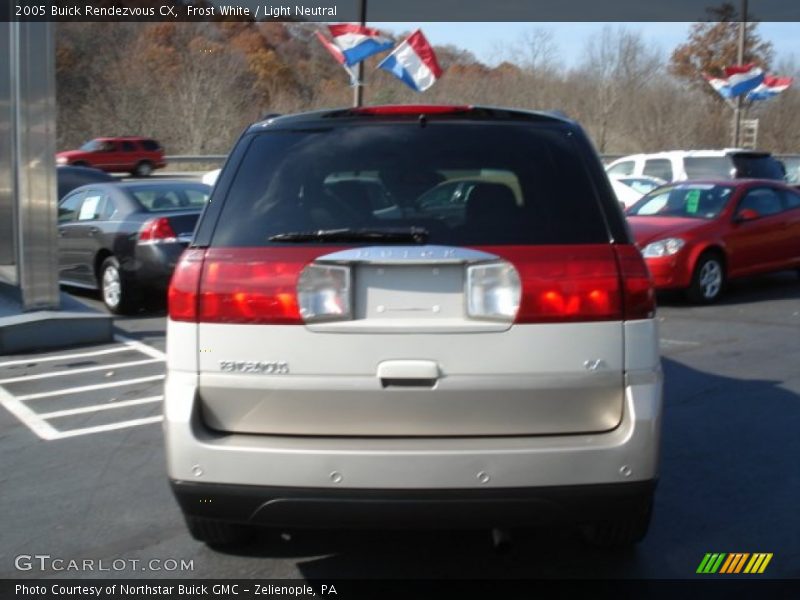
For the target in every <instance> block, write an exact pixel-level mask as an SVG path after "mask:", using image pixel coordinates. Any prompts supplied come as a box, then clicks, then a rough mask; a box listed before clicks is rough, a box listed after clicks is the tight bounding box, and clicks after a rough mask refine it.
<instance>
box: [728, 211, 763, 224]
mask: <svg viewBox="0 0 800 600" xmlns="http://www.w3.org/2000/svg"><path fill="white" fill-rule="evenodd" d="M759 217H761V215H760V214H758V211H757V210H753V209H752V208H743V209H742V210H740V211H739V212H738V213H736V216H735V217H734V219H733V220H734V221H736V222H737V223H746V222H748V221H755V220H756V219H758V218H759Z"/></svg>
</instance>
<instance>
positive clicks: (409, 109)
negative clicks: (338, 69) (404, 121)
mask: <svg viewBox="0 0 800 600" xmlns="http://www.w3.org/2000/svg"><path fill="white" fill-rule="evenodd" d="M470 110H472V107H471V106H449V105H442V104H398V105H385V106H364V107H361V108H354V109H353V110H352V112H353V113H355V114H357V115H445V114H451V113H463V112H467V111H470Z"/></svg>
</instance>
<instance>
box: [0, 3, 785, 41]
mask: <svg viewBox="0 0 800 600" xmlns="http://www.w3.org/2000/svg"><path fill="white" fill-rule="evenodd" d="M365 1H366V6H367V18H368V20H369V21H372V22H376V21H413V22H417V23H424V22H430V21H433V22H437V21H438V22H444V21H447V22H451V21H456V22H458V21H464V22H468V21H473V22H475V21H477V22H481V21H494V22H497V21H513V22H517V21H521V22H548V21H549V22H553V21H596V22H640V21H656V22H668V21H708V20H719V19H718V17H717V18H715V14H719V13H715V12H713V11H714V10H715V9H719V8H720V7H721V5H722V4H723V3H724V1H725V0H365ZM6 3H7V6H8V9H5V8H4V9H0V20H4V21H9V20H10V21H167V22H169V21H212V20H222V19H225V20H236V21H284V22H287V21H310V22H355V21H359V20H360V14H359V6H360V0H299V1H298V2H286V1H283V2H281V1H280V0H275V1H272V2H271V1H269V0H4V1H3V3H2V4H6ZM728 4H729V5H730V7H731V8H732V9H733V10H734V11H738V10H739V9H740V5H741V1H740V0H728ZM747 11H748V20H758V21H800V2H798V1H797V0H749V2H748V9H747ZM798 34H799V35H800V31H798Z"/></svg>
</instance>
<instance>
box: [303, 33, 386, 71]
mask: <svg viewBox="0 0 800 600" xmlns="http://www.w3.org/2000/svg"><path fill="white" fill-rule="evenodd" d="M328 31H329V32H330V34H331V37H332V38H333V42H332V44H333V46H334V47H335V48H336V49H337V50H338V51H339V54H340V56H341V58H342V60H341V61H340V62H341V63H342V64H344V65H347V66H348V67H352V66H353V65H356V64H358V63H360V62H361V61H362V60H364V59H366V58H369V57H370V56H372V55H373V54H379V53H381V52H386V51H387V50H391V48H392V46H394V42H393V41H392V40H391V39H389V38H387V37H385V36H383V35H382V34H381V32H380V31H378V30H377V29H372V28H371V27H365V26H364V25H356V24H352V23H342V24H339V25H328ZM317 36H318V37H319V38H320V41H322V39H323V36H322V35H321V34H319V33H317ZM326 42H327V43H326ZM323 44H326V47H327V44H331V42H328V41H327V40H325V41H324V42H323ZM329 51H330V48H329Z"/></svg>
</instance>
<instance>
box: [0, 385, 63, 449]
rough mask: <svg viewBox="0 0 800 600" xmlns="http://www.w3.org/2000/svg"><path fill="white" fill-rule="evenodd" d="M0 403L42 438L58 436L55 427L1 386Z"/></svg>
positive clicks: (52, 438)
mask: <svg viewBox="0 0 800 600" xmlns="http://www.w3.org/2000/svg"><path fill="white" fill-rule="evenodd" d="M0 404H2V405H3V407H4V408H5V409H6V410H7V411H8V412H10V413H11V414H12V415H14V416H15V417H17V419H19V420H20V421H22V422H23V423H24V424H25V425H27V426H28V428H29V429H30V430H31V431H33V433H35V434H36V435H38V436H39V437H40V438H42V439H43V440H54V439H56V437H57V436H58V430H56V429H55V427H53V426H52V425H50V423H47V422H46V421H45V420H43V419H42V418H41V417H40V416H39V415H37V414H36V413H35V412H34V411H32V410H31V409H30V408H28V407H27V406H25V405H24V404H23V403H22V402H20V401H19V400H18V399H17V398H15V397H14V396H12V395H11V394H9V393H8V392H7V391H5V390H4V389H3V388H1V387H0Z"/></svg>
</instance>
